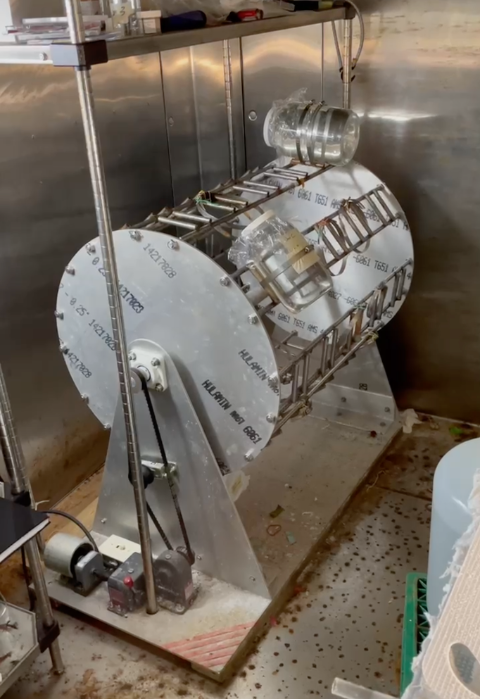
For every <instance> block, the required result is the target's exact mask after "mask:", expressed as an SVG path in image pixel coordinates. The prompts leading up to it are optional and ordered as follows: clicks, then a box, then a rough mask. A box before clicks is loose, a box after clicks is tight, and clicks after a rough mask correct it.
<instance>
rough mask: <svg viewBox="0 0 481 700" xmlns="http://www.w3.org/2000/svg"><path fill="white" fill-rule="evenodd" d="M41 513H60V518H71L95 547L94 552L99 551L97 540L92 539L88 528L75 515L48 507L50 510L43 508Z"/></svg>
mask: <svg viewBox="0 0 481 700" xmlns="http://www.w3.org/2000/svg"><path fill="white" fill-rule="evenodd" d="M42 513H48V515H60V516H62V518H67V519H68V520H71V521H72V522H73V523H75V525H76V526H77V527H78V528H80V530H82V532H83V533H84V535H85V537H86V538H87V539H88V541H89V542H90V544H91V545H92V547H93V548H94V549H95V551H96V552H99V551H100V550H99V548H98V546H97V542H96V541H95V540H94V538H93V537H92V535H91V534H90V532H89V531H88V529H87V528H86V527H85V525H84V524H83V523H81V522H80V520H78V519H77V518H76V517H75V515H71V514H70V513H65V512H64V511H63V510H55V509H53V508H52V509H50V510H43V511H42Z"/></svg>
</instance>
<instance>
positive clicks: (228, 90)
mask: <svg viewBox="0 0 481 700" xmlns="http://www.w3.org/2000/svg"><path fill="white" fill-rule="evenodd" d="M222 48H223V55H224V90H225V106H226V112H227V133H228V136H229V164H230V176H231V177H232V178H233V179H234V180H235V178H236V177H237V163H236V152H235V134H234V110H233V108H232V56H231V50H230V41H229V39H224V41H223V42H222Z"/></svg>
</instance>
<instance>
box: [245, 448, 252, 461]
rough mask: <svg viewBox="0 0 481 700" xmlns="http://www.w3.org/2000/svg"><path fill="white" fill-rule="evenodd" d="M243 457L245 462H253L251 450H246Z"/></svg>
mask: <svg viewBox="0 0 481 700" xmlns="http://www.w3.org/2000/svg"><path fill="white" fill-rule="evenodd" d="M244 459H245V461H246V462H253V461H254V454H253V450H249V452H246V453H245V455H244Z"/></svg>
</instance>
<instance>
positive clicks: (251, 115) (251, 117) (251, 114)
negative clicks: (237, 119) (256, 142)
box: [248, 109, 257, 122]
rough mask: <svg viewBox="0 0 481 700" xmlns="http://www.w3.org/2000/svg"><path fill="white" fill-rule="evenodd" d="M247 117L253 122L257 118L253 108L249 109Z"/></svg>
mask: <svg viewBox="0 0 481 700" xmlns="http://www.w3.org/2000/svg"><path fill="white" fill-rule="evenodd" d="M248 117H249V119H250V121H251V122H255V120H256V119H257V112H256V111H255V109H251V111H250V112H249V114H248Z"/></svg>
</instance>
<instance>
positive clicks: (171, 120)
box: [167, 117, 174, 126]
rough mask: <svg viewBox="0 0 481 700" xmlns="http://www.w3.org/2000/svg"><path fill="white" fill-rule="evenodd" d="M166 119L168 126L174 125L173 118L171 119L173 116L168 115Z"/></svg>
mask: <svg viewBox="0 0 481 700" xmlns="http://www.w3.org/2000/svg"><path fill="white" fill-rule="evenodd" d="M167 121H168V122H169V126H174V119H173V117H169V118H168V120H167Z"/></svg>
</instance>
